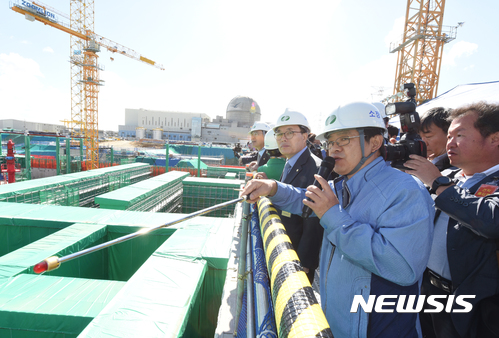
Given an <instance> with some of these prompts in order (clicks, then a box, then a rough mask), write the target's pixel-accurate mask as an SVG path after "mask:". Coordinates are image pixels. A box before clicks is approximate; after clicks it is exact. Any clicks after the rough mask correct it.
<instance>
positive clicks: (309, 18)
mask: <svg viewBox="0 0 499 338" xmlns="http://www.w3.org/2000/svg"><path fill="white" fill-rule="evenodd" d="M44 3H45V4H46V5H49V6H50V7H53V8H55V9H57V10H58V11H59V12H63V13H66V14H69V1H67V0H66V1H63V0H44ZM381 3H382V4H381ZM406 5H407V2H406V1H403V0H384V1H369V0H355V1H353V0H350V1H346V0H328V1H306V2H305V1H268V0H267V1H258V0H257V1H236V0H231V1H228V0H223V1H222V0H221V1H217V0H196V1H194V0H176V1H172V0H164V1H146V2H139V1H129V0H124V1H119V2H117V1H103V0H95V32H96V33H97V34H99V35H101V36H104V37H106V38H109V39H111V40H113V41H116V42H118V43H120V44H122V45H124V46H126V47H129V48H131V49H134V50H135V51H137V52H138V53H140V54H142V55H143V56H145V57H147V58H150V59H152V60H154V61H156V62H158V63H160V64H162V65H163V66H164V67H165V70H164V71H162V70H159V69H156V68H154V67H151V66H149V65H147V64H145V63H141V62H138V61H135V60H132V59H130V58H127V57H124V56H121V55H113V54H112V53H110V52H107V51H102V52H101V53H100V54H99V55H100V57H99V61H100V64H101V65H102V66H103V67H104V68H105V71H103V72H101V79H102V80H104V81H105V86H103V87H102V88H101V91H100V94H99V129H111V130H118V125H119V124H124V121H125V120H124V111H125V108H144V109H154V110H173V111H183V112H196V113H206V114H208V115H210V116H212V117H215V116H216V115H222V116H224V115H225V110H226V108H227V104H228V103H229V101H230V100H231V99H232V98H233V97H235V96H237V95H247V96H250V97H252V98H253V99H254V100H256V101H257V102H258V104H259V105H260V108H261V111H262V119H263V120H264V121H266V122H271V123H272V122H274V121H275V120H276V119H277V117H278V116H279V115H280V114H281V113H283V112H284V110H285V109H286V107H290V108H293V109H297V110H299V111H301V112H303V113H304V114H305V115H306V116H307V117H308V118H309V120H310V122H311V124H312V128H313V131H314V132H320V126H319V125H320V122H321V121H323V120H324V119H325V117H326V116H327V115H328V113H329V112H331V111H332V110H333V109H334V108H335V107H337V106H338V104H341V103H342V102H345V101H353V100H367V101H379V100H380V98H381V97H380V96H377V94H378V93H379V91H380V90H382V91H383V95H384V96H388V95H390V94H392V91H393V83H394V77H395V68H396V54H390V53H389V43H390V42H393V41H396V40H397V39H399V38H400V36H401V34H402V26H403V23H404V19H405V11H406ZM0 6H1V7H0V110H1V118H15V119H21V120H27V121H35V122H46V123H59V124H60V123H61V122H60V120H63V119H69V118H70V116H71V111H70V66H69V63H68V59H69V35H68V34H67V33H64V32H61V31H59V30H57V29H54V28H52V27H49V26H44V25H43V24H41V23H39V22H29V21H27V20H25V19H24V17H23V16H22V15H20V14H17V13H15V12H14V11H12V10H10V8H9V1H6V0H2V1H1V2H0ZM497 13H499V1H497V0H482V1H479V2H474V3H472V2H470V1H464V0H457V1H447V3H446V8H445V15H444V25H446V26H456V25H457V23H458V22H465V24H464V26H463V27H460V28H459V29H458V31H457V38H456V40H454V41H452V42H451V43H449V44H447V45H446V46H445V47H444V55H443V59H442V60H443V61H442V69H441V73H440V76H441V78H440V83H439V90H438V93H439V94H441V93H444V92H445V91H447V90H450V89H452V88H453V87H455V86H457V85H459V84H465V83H476V82H488V81H498V80H499V68H498V67H497V65H496V60H497V55H499V32H498V31H497V29H496V28H495V27H494V22H495V21H496V16H497ZM111 57H112V58H114V61H112V60H111V59H110V58H111Z"/></svg>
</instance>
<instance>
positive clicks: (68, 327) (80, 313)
mask: <svg viewBox="0 0 499 338" xmlns="http://www.w3.org/2000/svg"><path fill="white" fill-rule="evenodd" d="M124 285H125V283H123V282H116V281H106V280H95V279H82V278H64V277H53V276H43V275H27V274H22V275H19V276H16V277H12V278H8V279H0V336H1V337H26V338H28V337H59V336H58V335H60V337H63V336H62V335H63V334H65V335H66V336H65V337H68V335H69V336H70V337H76V335H78V333H80V332H81V331H82V330H83V329H84V328H85V327H86V326H87V325H88V324H89V323H90V321H91V320H92V319H93V318H94V317H95V316H96V315H97V314H99V313H100V312H101V311H102V309H103V308H104V307H105V306H106V304H107V303H108V302H109V301H110V300H111V299H113V298H114V296H115V295H116V294H117V293H118V292H119V291H120V289H121V288H122V287H123V286H124Z"/></svg>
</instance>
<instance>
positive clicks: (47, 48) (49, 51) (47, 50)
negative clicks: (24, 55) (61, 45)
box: [43, 47, 54, 53]
mask: <svg viewBox="0 0 499 338" xmlns="http://www.w3.org/2000/svg"><path fill="white" fill-rule="evenodd" d="M43 51H44V52H46V53H54V50H53V49H52V48H50V47H45V48H43Z"/></svg>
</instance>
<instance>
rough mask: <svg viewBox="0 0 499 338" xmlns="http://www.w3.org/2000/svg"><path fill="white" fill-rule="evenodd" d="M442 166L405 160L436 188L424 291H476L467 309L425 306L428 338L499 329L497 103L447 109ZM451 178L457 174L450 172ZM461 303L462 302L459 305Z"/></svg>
mask: <svg viewBox="0 0 499 338" xmlns="http://www.w3.org/2000/svg"><path fill="white" fill-rule="evenodd" d="M450 119H451V124H450V127H449V130H448V135H447V146H446V150H447V155H448V156H449V160H450V164H451V165H453V166H456V167H457V168H459V169H458V170H457V171H450V170H448V171H444V172H443V173H440V171H439V169H438V168H437V167H436V166H435V165H434V164H432V163H431V162H429V161H428V160H427V159H426V158H422V157H420V156H416V155H411V156H410V157H411V160H410V161H407V162H406V163H405V165H406V166H407V167H408V168H410V169H412V170H411V171H410V173H411V174H413V175H414V176H416V177H418V178H419V179H421V181H423V182H424V183H425V184H426V185H428V186H430V187H432V190H431V192H432V193H434V194H435V195H436V198H435V207H436V209H437V213H436V215H437V216H436V218H435V235H434V239H433V245H432V248H431V253H430V259H429V262H428V269H427V270H426V271H425V276H424V279H423V284H422V289H421V293H422V294H425V295H445V296H448V295H454V296H459V295H476V297H475V298H474V299H469V298H468V299H467V301H468V302H469V303H471V304H472V305H473V308H472V310H471V312H469V313H456V312H452V313H448V312H446V311H442V312H440V313H431V314H428V313H420V316H421V323H422V328H423V333H425V335H426V336H427V337H480V338H482V337H498V336H499V321H498V318H499V268H498V256H497V249H498V244H499V191H498V183H499V105H497V104H487V103H485V102H478V103H474V104H471V105H467V106H464V107H460V108H457V109H455V110H453V111H452V112H451V113H450ZM451 177H454V179H451ZM458 307H459V306H458Z"/></svg>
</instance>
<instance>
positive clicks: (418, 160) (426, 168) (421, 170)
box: [404, 155, 442, 187]
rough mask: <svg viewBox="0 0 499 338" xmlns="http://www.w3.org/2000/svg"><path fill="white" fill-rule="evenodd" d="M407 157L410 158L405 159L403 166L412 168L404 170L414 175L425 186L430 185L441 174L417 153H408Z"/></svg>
mask: <svg viewBox="0 0 499 338" xmlns="http://www.w3.org/2000/svg"><path fill="white" fill-rule="evenodd" d="M409 157H410V158H411V159H410V160H409V161H406V162H405V163H404V166H405V167H407V168H411V169H412V170H406V171H405V172H406V173H408V174H411V175H414V176H416V177H417V178H419V179H420V180H421V181H422V182H423V183H424V184H426V185H427V186H429V187H431V185H432V184H433V181H435V179H437V178H438V177H440V176H442V174H440V170H438V168H437V167H435V165H434V164H433V163H431V162H430V161H428V160H427V159H426V158H424V157H422V156H418V155H409Z"/></svg>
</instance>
